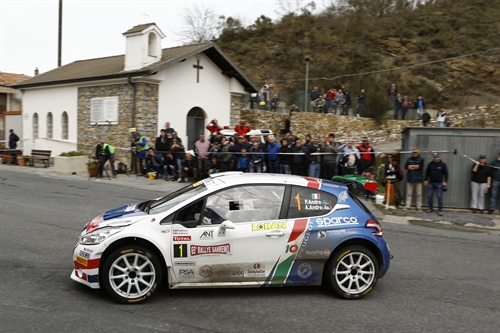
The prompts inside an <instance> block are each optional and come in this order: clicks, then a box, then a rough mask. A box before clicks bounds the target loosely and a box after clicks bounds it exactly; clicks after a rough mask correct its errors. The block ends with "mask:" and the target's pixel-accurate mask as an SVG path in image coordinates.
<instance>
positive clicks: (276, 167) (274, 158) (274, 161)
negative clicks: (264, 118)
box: [267, 135, 281, 173]
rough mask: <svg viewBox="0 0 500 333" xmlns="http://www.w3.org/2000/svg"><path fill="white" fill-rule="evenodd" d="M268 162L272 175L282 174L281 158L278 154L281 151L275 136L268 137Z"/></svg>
mask: <svg viewBox="0 0 500 333" xmlns="http://www.w3.org/2000/svg"><path fill="white" fill-rule="evenodd" d="M267 142H268V143H267V151H268V153H269V154H268V155H267V161H268V165H269V172H270V173H279V172H280V157H279V156H278V153H279V151H280V148H281V146H280V144H279V143H277V142H276V138H275V137H274V135H269V136H268V137H267Z"/></svg>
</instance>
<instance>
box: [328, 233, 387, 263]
mask: <svg viewBox="0 0 500 333" xmlns="http://www.w3.org/2000/svg"><path fill="white" fill-rule="evenodd" d="M348 245H359V246H363V247H366V248H367V249H368V250H370V252H371V253H373V255H374V256H375V257H376V258H377V261H378V265H379V267H380V268H381V267H382V266H384V264H385V263H384V256H383V255H382V251H380V249H379V248H378V246H377V245H376V244H374V243H373V242H371V241H369V240H366V239H363V238H351V239H348V240H346V241H344V242H342V243H340V244H339V245H338V246H337V247H336V248H335V249H334V250H333V251H332V254H331V256H330V259H331V258H333V255H334V254H335V252H336V251H337V250H338V249H341V248H343V247H345V246H348Z"/></svg>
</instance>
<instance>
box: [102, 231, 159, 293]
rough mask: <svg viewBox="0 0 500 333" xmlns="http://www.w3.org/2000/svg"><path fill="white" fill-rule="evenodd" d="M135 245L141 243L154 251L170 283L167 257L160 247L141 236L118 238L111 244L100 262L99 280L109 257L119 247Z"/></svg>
mask: <svg viewBox="0 0 500 333" xmlns="http://www.w3.org/2000/svg"><path fill="white" fill-rule="evenodd" d="M134 245H139V246H142V247H145V248H147V249H149V250H150V251H152V252H153V254H154V255H155V256H156V258H157V259H158V260H159V261H160V264H161V269H162V273H163V275H162V276H163V277H164V279H167V280H166V282H167V283H168V278H167V276H168V275H167V263H166V262H165V258H164V257H163V254H162V253H161V251H160V249H158V248H157V247H156V246H155V245H154V244H153V243H151V242H150V241H148V240H146V239H143V238H139V237H125V238H122V239H119V240H117V241H116V242H113V243H112V244H111V245H109V246H108V247H107V248H106V250H105V251H104V253H103V254H102V256H101V261H100V264H99V280H101V276H102V273H103V267H104V264H105V262H106V260H107V259H108V257H109V256H110V255H111V254H112V253H113V252H114V251H115V250H116V249H118V248H120V247H124V246H134Z"/></svg>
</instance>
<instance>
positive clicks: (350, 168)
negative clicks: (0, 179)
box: [338, 138, 360, 176]
mask: <svg viewBox="0 0 500 333" xmlns="http://www.w3.org/2000/svg"><path fill="white" fill-rule="evenodd" d="M338 151H339V153H342V156H341V157H340V163H339V165H340V170H341V174H342V176H345V175H355V174H356V168H357V167H358V163H359V158H360V155H359V150H358V149H357V148H356V147H354V140H353V139H352V138H349V139H348V140H347V143H346V144H345V145H342V146H340V147H339V148H338Z"/></svg>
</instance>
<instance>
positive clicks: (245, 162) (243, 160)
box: [236, 148, 250, 172]
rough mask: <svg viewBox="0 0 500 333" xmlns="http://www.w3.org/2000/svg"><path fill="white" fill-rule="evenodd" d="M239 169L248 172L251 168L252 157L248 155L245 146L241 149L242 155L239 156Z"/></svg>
mask: <svg viewBox="0 0 500 333" xmlns="http://www.w3.org/2000/svg"><path fill="white" fill-rule="evenodd" d="M236 168H237V169H238V171H243V172H248V171H249V169H250V157H248V154H247V150H246V149H245V148H242V149H241V155H240V157H239V158H238V164H237V165H236Z"/></svg>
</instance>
